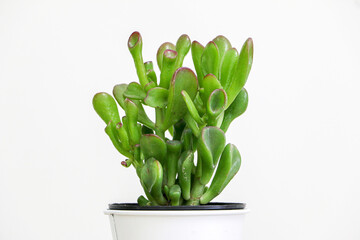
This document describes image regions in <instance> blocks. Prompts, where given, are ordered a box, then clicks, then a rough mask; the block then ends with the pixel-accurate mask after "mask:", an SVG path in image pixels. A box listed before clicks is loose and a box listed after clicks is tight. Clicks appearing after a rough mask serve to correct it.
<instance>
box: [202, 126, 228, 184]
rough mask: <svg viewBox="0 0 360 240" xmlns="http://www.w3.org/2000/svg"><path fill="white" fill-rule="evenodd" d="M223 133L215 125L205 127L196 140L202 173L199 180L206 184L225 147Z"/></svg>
mask: <svg viewBox="0 0 360 240" xmlns="http://www.w3.org/2000/svg"><path fill="white" fill-rule="evenodd" d="M225 142H226V139H225V134H224V132H223V131H222V130H221V129H220V128H217V127H205V128H203V129H202V131H201V135H200V138H199V141H198V151H199V154H200V159H201V167H202V174H201V177H200V182H201V183H202V184H204V185H205V184H207V183H208V182H209V181H210V179H211V177H212V174H213V172H214V169H215V167H216V165H217V162H218V160H219V157H220V155H221V153H222V151H223V149H224V147H225Z"/></svg>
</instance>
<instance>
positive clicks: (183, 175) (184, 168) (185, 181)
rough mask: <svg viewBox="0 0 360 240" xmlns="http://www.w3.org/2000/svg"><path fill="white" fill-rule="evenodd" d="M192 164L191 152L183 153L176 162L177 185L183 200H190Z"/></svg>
mask: <svg viewBox="0 0 360 240" xmlns="http://www.w3.org/2000/svg"><path fill="white" fill-rule="evenodd" d="M193 163H194V153H193V152H192V151H187V152H183V153H182V154H181V156H180V159H179V162H178V174H179V185H180V187H181V189H182V195H183V198H184V199H185V200H189V199H190V192H191V172H192V168H193Z"/></svg>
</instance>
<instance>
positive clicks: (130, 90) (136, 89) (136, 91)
mask: <svg viewBox="0 0 360 240" xmlns="http://www.w3.org/2000/svg"><path fill="white" fill-rule="evenodd" d="M124 96H125V97H127V98H130V99H131V100H143V99H144V98H145V97H146V92H145V91H144V90H143V88H142V86H141V85H140V84H138V83H137V82H132V83H130V84H129V85H128V86H127V88H126V91H125V92H124Z"/></svg>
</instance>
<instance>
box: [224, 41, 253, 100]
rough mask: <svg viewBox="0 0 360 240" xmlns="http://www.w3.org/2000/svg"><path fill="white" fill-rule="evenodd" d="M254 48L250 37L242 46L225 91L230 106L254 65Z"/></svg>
mask: <svg viewBox="0 0 360 240" xmlns="http://www.w3.org/2000/svg"><path fill="white" fill-rule="evenodd" d="M253 49H254V48H253V41H252V39H251V38H248V39H247V40H246V42H245V43H244V45H243V47H242V48H241V51H240V56H239V60H238V62H237V64H236V68H235V72H234V76H233V78H232V80H231V82H230V84H229V86H228V87H227V88H225V91H226V93H227V95H228V103H227V106H230V104H231V103H232V102H233V101H234V99H235V98H236V96H237V95H238V94H239V92H240V91H241V89H242V88H243V87H244V85H245V83H246V80H247V78H248V76H249V73H250V70H251V66H252V61H253V51H254V50H253Z"/></svg>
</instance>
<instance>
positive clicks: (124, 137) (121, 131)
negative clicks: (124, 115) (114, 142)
mask: <svg viewBox="0 0 360 240" xmlns="http://www.w3.org/2000/svg"><path fill="white" fill-rule="evenodd" d="M116 130H117V133H118V135H119V139H120V141H121V144H122V146H123V147H124V149H125V150H126V151H129V150H130V144H129V143H130V141H129V136H128V133H127V131H126V129H125V127H124V125H123V124H122V123H121V122H119V123H117V124H116Z"/></svg>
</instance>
